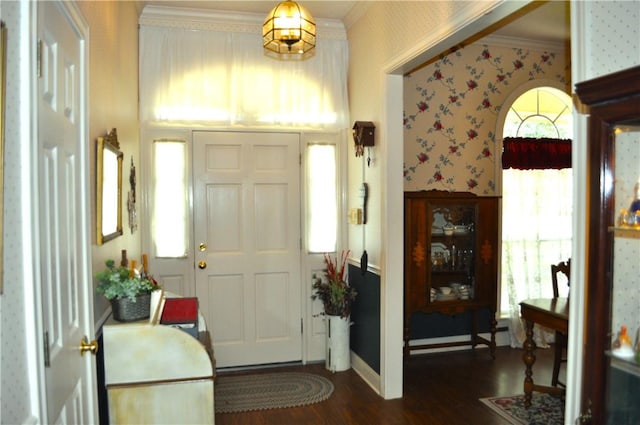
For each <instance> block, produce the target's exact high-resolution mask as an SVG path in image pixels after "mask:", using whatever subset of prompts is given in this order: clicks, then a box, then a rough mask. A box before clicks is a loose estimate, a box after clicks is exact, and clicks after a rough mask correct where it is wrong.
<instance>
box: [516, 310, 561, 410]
mask: <svg viewBox="0 0 640 425" xmlns="http://www.w3.org/2000/svg"><path fill="white" fill-rule="evenodd" d="M520 315H521V316H522V318H523V319H524V321H525V328H526V334H527V339H526V340H525V342H524V344H523V348H524V355H523V356H522V359H523V360H524V364H525V366H526V369H525V378H524V405H525V407H527V408H528V407H529V406H531V393H532V392H533V391H539V392H545V393H550V394H562V393H563V392H564V389H563V388H559V387H551V386H545V385H538V384H534V383H533V378H532V375H533V371H532V369H533V364H534V363H535V361H536V356H535V354H534V351H535V348H536V343H535V342H534V340H533V324H534V323H537V324H539V325H541V326H545V327H547V328H550V329H553V330H554V331H558V332H561V333H563V334H565V335H567V332H568V330H569V300H568V299H567V298H535V299H530V300H524V301H522V302H521V303H520Z"/></svg>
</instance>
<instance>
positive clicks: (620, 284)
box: [605, 123, 640, 425]
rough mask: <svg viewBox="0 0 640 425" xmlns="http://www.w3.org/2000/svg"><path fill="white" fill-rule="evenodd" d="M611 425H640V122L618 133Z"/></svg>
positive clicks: (608, 401)
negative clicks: (639, 339)
mask: <svg viewBox="0 0 640 425" xmlns="http://www.w3.org/2000/svg"><path fill="white" fill-rule="evenodd" d="M614 137H615V141H614V145H615V149H614V151H615V160H614V164H615V176H614V185H615V189H614V201H615V211H617V217H614V218H613V226H612V228H611V231H612V233H613V238H614V239H613V254H612V255H613V258H612V265H613V273H612V282H611V284H612V288H611V291H612V292H611V294H612V301H611V302H612V305H611V318H610V326H611V329H610V332H611V333H610V336H611V347H610V349H609V350H607V352H606V353H605V354H606V356H607V359H608V362H607V363H608V364H607V378H606V379H607V394H606V401H605V403H606V423H607V424H611V425H614V424H615V425H619V424H640V402H639V401H640V353H639V352H638V350H640V341H638V338H640V313H639V312H640V123H630V124H629V125H619V126H618V127H617V128H616V131H615V136H614Z"/></svg>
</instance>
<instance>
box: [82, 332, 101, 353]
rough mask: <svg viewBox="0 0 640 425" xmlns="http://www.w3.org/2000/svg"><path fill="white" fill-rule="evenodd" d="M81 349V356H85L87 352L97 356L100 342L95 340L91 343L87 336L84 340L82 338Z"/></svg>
mask: <svg viewBox="0 0 640 425" xmlns="http://www.w3.org/2000/svg"><path fill="white" fill-rule="evenodd" d="M79 348H80V355H81V356H84V353H86V352H87V351H88V352H90V353H91V354H93V355H95V354H96V353H97V352H98V341H96V340H95V339H94V340H93V341H91V342H89V339H88V338H87V337H86V336H85V337H84V338H82V341H80V347H79Z"/></svg>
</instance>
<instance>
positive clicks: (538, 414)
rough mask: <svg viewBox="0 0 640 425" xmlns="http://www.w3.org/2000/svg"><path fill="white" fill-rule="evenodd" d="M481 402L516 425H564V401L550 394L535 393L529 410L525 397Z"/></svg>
mask: <svg viewBox="0 0 640 425" xmlns="http://www.w3.org/2000/svg"><path fill="white" fill-rule="evenodd" d="M480 401H481V402H483V403H484V404H486V405H487V406H489V408H491V409H492V410H493V411H494V412H496V413H497V414H499V415H500V416H502V417H503V418H505V419H506V420H508V421H509V422H511V423H512V424H514V425H562V424H564V400H562V399H561V398H559V397H554V396H552V395H549V394H542V393H533V394H532V398H531V407H529V408H528V409H525V407H524V395H517V396H509V397H487V398H481V399H480Z"/></svg>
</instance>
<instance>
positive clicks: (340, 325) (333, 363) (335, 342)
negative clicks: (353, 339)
mask: <svg viewBox="0 0 640 425" xmlns="http://www.w3.org/2000/svg"><path fill="white" fill-rule="evenodd" d="M325 319H326V322H325V323H326V324H327V325H326V333H325V335H326V357H325V359H326V360H325V367H326V368H327V370H330V371H332V372H340V371H343V370H348V369H350V368H351V349H350V348H349V328H350V327H351V320H350V318H349V317H346V318H342V317H340V316H325Z"/></svg>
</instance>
